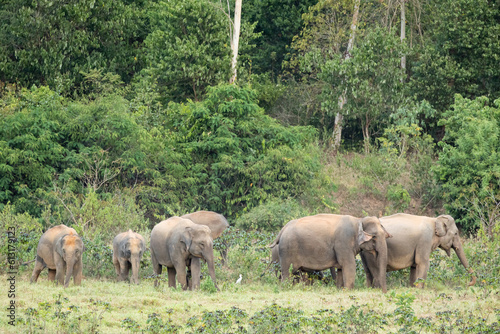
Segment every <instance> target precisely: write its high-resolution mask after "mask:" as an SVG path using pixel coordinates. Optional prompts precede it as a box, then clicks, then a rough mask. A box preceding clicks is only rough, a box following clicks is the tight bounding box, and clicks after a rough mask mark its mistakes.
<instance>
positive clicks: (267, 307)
mask: <svg viewBox="0 0 500 334" xmlns="http://www.w3.org/2000/svg"><path fill="white" fill-rule="evenodd" d="M205 280H206V279H205ZM28 281H29V277H28V274H27V273H26V274H24V275H22V276H21V277H18V281H17V282H16V295H17V296H16V297H17V298H16V305H17V310H16V313H17V314H16V315H17V319H18V322H17V325H16V327H15V328H13V327H12V326H9V325H8V324H7V323H6V316H5V315H4V316H2V322H1V324H0V331H1V332H2V333H92V332H94V333H97V332H99V333H122V332H133V331H134V330H137V332H139V333H140V332H141V330H143V331H144V332H150V333H160V332H161V333H163V332H168V330H167V329H168V328H170V330H172V332H180V333H184V332H197V331H205V332H214V333H221V332H245V331H247V332H255V333H259V332H267V330H269V329H272V328H275V329H278V331H279V332H283V333H287V332H299V333H302V332H304V333H309V332H317V331H318V330H319V331H320V332H321V331H322V330H321V329H322V328H323V329H324V330H326V328H334V329H337V330H342V329H345V330H348V331H350V332H358V333H379V332H380V333H385V332H397V331H398V330H403V332H405V333H410V332H412V330H415V332H417V333H418V332H423V333H425V332H428V333H432V332H436V331H439V328H443V332H446V333H455V332H456V333H458V332H459V330H460V332H464V330H463V329H462V330H461V327H460V326H459V325H457V324H460V323H461V324H462V325H463V328H465V327H471V326H473V327H475V328H476V329H478V328H481V327H478V326H484V328H486V329H489V330H491V331H490V333H498V331H499V330H500V325H499V324H498V322H499V312H500V302H499V299H500V298H499V294H500V291H499V290H498V289H494V290H493V289H490V288H488V287H473V288H466V287H465V286H464V287H456V288H454V289H451V288H447V287H443V286H436V287H428V288H426V289H423V290H417V289H414V288H401V287H397V288H392V287H389V288H390V291H389V293H387V294H383V293H381V291H379V290H374V289H367V288H360V287H358V288H357V289H355V290H350V291H349V290H337V289H336V288H335V287H333V286H329V285H325V284H324V283H322V282H316V283H315V284H314V285H313V286H312V287H310V286H304V285H302V284H297V285H295V286H290V285H286V284H284V285H281V284H277V283H274V284H269V283H265V284H262V283H259V282H246V281H245V280H243V282H242V284H241V285H236V284H234V283H232V282H233V281H231V282H229V281H223V282H219V287H220V288H221V291H220V292H217V293H210V292H206V291H204V290H203V288H202V290H201V291H195V292H192V291H182V290H180V289H171V288H168V287H167V284H166V282H162V284H161V286H160V287H159V288H154V287H153V283H152V281H151V279H143V280H142V282H141V284H140V285H138V286H135V285H130V284H128V283H115V282H114V281H112V280H102V281H99V280H95V279H85V280H84V281H83V283H82V285H81V286H73V285H72V284H71V285H70V286H69V288H67V289H63V288H62V287H61V286H55V285H54V284H53V283H52V282H48V281H47V278H46V273H44V274H43V275H42V276H41V277H40V279H39V281H38V283H36V284H30V283H29V282H28ZM205 284H206V283H205ZM7 290H8V286H7V277H6V276H0V291H3V293H2V294H4V295H6V292H7ZM3 300H4V301H3V304H4V305H2V308H3V309H4V310H5V308H4V306H7V302H8V301H7V300H6V299H3ZM30 312H31V315H29V313H30ZM398 312H399V313H398ZM443 312H445V313H443ZM4 313H5V311H4ZM125 319H127V320H125ZM273 319H274V320H273ZM273 321H274V322H273ZM188 323H190V324H191V325H188ZM287 324H288V325H289V327H287ZM133 325H135V326H138V327H135V329H134V326H133ZM127 326H131V328H129V329H127V328H126V327H127ZM280 326H282V327H280ZM321 326H324V327H321ZM327 326H330V327H327ZM446 326H447V327H446ZM280 328H281V330H279V329H280ZM446 328H447V330H445V329H446ZM471 328H472V327H471ZM160 329H162V330H163V331H160ZM465 332H467V331H465Z"/></svg>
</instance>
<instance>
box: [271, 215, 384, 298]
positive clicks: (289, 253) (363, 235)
mask: <svg viewBox="0 0 500 334" xmlns="http://www.w3.org/2000/svg"><path fill="white" fill-rule="evenodd" d="M388 237H390V235H388V234H387V232H386V231H385V230H384V229H383V228H382V225H381V224H380V222H379V220H378V218H376V217H365V218H356V217H352V216H342V215H333V214H319V215H315V216H308V217H304V218H300V219H297V220H296V221H291V222H289V223H288V224H287V225H285V227H284V228H283V229H282V230H281V231H280V233H279V234H278V236H277V237H276V239H275V241H274V242H273V243H272V244H271V245H270V247H274V246H275V245H276V244H277V245H278V247H279V257H280V264H281V276H282V280H283V281H285V280H287V279H288V277H289V268H290V266H292V273H298V272H299V271H306V272H307V271H315V270H320V271H321V270H326V269H330V270H332V268H337V269H338V274H337V287H339V288H340V287H343V286H345V287H347V288H354V281H355V277H356V260H355V257H356V254H358V253H359V252H360V250H361V249H364V250H368V251H371V252H373V253H374V254H375V255H376V258H377V263H378V265H379V266H380V267H382V268H385V267H386V266H387V243H386V238H388ZM379 280H380V282H382V284H381V287H382V290H383V291H384V292H386V291H387V289H386V285H385V273H384V274H383V275H381V277H380V278H379Z"/></svg>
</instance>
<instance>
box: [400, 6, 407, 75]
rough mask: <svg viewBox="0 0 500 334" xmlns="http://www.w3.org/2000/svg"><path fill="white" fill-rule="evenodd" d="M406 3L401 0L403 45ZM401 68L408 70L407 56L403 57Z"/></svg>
mask: <svg viewBox="0 0 500 334" xmlns="http://www.w3.org/2000/svg"><path fill="white" fill-rule="evenodd" d="M405 1H406V0H401V43H404V40H405V38H406V15H405ZM401 68H402V69H403V70H404V69H406V56H402V57H401Z"/></svg>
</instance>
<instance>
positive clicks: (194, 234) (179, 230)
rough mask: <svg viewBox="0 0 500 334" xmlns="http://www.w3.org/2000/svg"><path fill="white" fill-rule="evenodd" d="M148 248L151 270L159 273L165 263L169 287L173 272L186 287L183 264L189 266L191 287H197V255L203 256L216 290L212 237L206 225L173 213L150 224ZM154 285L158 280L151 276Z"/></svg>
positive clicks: (198, 256)
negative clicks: (151, 228)
mask: <svg viewBox="0 0 500 334" xmlns="http://www.w3.org/2000/svg"><path fill="white" fill-rule="evenodd" d="M150 249H151V260H152V263H153V270H154V272H155V274H156V275H161V272H162V266H166V267H167V270H168V285H169V286H170V287H175V286H176V276H177V280H178V281H179V283H180V284H181V286H182V288H183V289H184V290H186V289H187V288H188V282H187V277H186V267H187V266H189V267H190V269H191V273H192V284H191V289H193V290H194V289H197V288H199V286H200V273H201V261H200V259H201V258H203V259H204V260H205V261H206V262H207V266H208V273H209V275H210V277H211V278H212V281H213V282H214V285H215V287H216V288H217V290H219V288H218V287H217V281H216V279H215V266H214V251H213V241H212V237H211V236H210V228H208V226H205V225H198V224H195V223H193V222H192V221H191V220H189V219H185V218H181V217H177V216H175V217H170V218H169V219H167V220H164V221H162V222H160V223H158V224H156V225H155V226H154V227H153V230H152V231H151V242H150ZM155 286H158V280H155Z"/></svg>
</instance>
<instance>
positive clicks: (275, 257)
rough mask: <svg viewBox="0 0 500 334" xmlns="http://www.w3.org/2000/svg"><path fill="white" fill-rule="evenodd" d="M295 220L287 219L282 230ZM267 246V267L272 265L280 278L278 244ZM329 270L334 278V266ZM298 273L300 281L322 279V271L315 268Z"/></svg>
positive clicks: (309, 281)
mask: <svg viewBox="0 0 500 334" xmlns="http://www.w3.org/2000/svg"><path fill="white" fill-rule="evenodd" d="M295 221H296V219H294V220H291V221H289V222H288V223H287V224H286V225H285V226H283V228H282V230H284V229H285V228H286V227H287V226H289V225H291V224H293V223H294V222H295ZM280 232H281V231H280ZM269 247H271V262H270V263H269V266H268V268H270V267H273V268H274V274H275V275H276V277H277V278H279V279H281V274H280V272H281V270H280V269H279V264H280V255H279V246H278V244H277V243H275V242H273V243H272V244H271V245H269ZM267 270H268V269H266V271H267ZM330 272H331V274H332V279H333V280H335V279H336V273H335V268H330ZM298 274H299V276H300V280H301V281H302V282H305V283H310V284H312V282H313V280H314V279H315V278H319V279H323V277H324V276H323V272H322V271H317V270H311V271H306V270H305V269H301V270H300V271H299V273H298ZM306 274H307V276H306Z"/></svg>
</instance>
